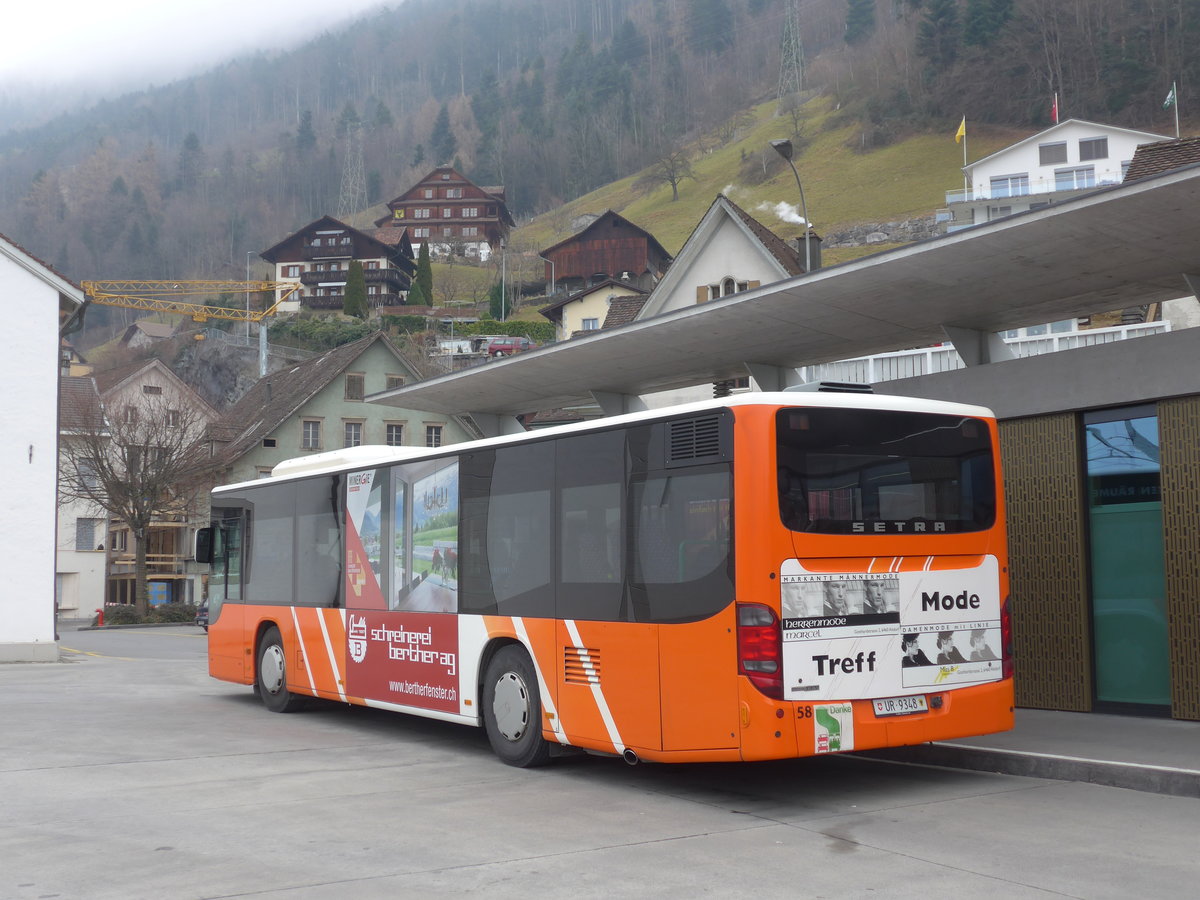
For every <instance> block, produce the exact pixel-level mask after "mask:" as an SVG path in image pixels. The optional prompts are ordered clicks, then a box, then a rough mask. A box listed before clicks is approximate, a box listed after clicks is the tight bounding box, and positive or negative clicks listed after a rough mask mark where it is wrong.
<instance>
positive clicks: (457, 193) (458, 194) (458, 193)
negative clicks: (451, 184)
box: [446, 188, 462, 200]
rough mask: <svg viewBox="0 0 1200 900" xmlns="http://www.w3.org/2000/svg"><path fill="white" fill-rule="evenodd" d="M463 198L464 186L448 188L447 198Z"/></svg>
mask: <svg viewBox="0 0 1200 900" xmlns="http://www.w3.org/2000/svg"><path fill="white" fill-rule="evenodd" d="M461 198H462V188H446V199H447V200H459V199H461Z"/></svg>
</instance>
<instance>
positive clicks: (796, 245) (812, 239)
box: [788, 229, 821, 272]
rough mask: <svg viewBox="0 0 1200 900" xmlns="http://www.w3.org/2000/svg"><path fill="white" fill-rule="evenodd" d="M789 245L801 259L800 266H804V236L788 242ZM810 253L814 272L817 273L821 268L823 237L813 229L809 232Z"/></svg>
mask: <svg viewBox="0 0 1200 900" xmlns="http://www.w3.org/2000/svg"><path fill="white" fill-rule="evenodd" d="M788 244H789V245H790V246H791V248H792V249H793V250H795V251H796V255H797V256H799V257H800V265H801V266H803V265H804V235H803V234H801V235H800V236H799V237H797V238H793V239H792V240H790V241H788ZM808 252H809V256H810V257H811V259H812V270H813V271H814V272H815V271H817V269H819V268H821V236H820V235H819V234H817V233H816V232H815V231H813V230H812V229H809V232H808Z"/></svg>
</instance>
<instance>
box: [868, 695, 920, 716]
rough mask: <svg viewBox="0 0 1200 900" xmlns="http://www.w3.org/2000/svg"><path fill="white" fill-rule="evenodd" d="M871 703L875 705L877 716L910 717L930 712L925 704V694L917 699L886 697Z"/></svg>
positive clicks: (916, 697)
mask: <svg viewBox="0 0 1200 900" xmlns="http://www.w3.org/2000/svg"><path fill="white" fill-rule="evenodd" d="M871 702H872V703H874V704H875V715H877V716H908V715H912V714H913V713H923V712H929V704H927V703H926V702H925V695H924V694H918V695H917V696H915V697H884V698H883V699H881V700H872V701H871Z"/></svg>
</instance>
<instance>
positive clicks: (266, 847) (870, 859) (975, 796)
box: [0, 626, 1200, 900]
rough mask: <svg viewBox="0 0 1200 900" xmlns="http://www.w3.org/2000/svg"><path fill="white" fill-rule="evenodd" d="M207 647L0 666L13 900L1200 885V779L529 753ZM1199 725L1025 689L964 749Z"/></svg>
mask: <svg viewBox="0 0 1200 900" xmlns="http://www.w3.org/2000/svg"><path fill="white" fill-rule="evenodd" d="M206 648H207V642H206V640H205V636H204V634H203V632H201V631H200V630H199V629H197V628H194V627H192V626H176V627H163V628H158V629H140V630H139V629H131V630H120V631H118V630H104V631H72V630H70V629H69V628H67V629H64V631H63V633H62V641H61V643H60V654H61V661H60V663H58V664H12V665H2V666H0V723H2V727H0V900H26V898H30V900H33V898H56V900H130V898H134V900H138V898H147V900H163V898H167V900H175V898H179V900H225V898H235V897H236V898H251V897H253V898H273V900H343V898H354V900H374V898H379V900H385V898H386V900H394V898H397V897H401V898H406V897H414V898H421V900H425V898H429V897H460V896H464V895H479V896H486V897H488V898H492V897H504V898H507V897H514V898H517V897H520V898H524V897H528V896H531V895H535V894H551V895H554V894H567V895H569V896H570V897H572V898H573V900H584V898H592V897H594V898H597V900H612V898H614V897H636V898H641V897H653V898H654V900H663V898H680V900H696V898H698V897H716V898H721V900H725V898H731V897H752V898H754V900H763V898H776V897H779V898H795V897H812V898H830V900H832V898H843V897H867V896H885V897H888V898H889V900H892V898H904V900H908V898H912V900H928V898H929V897H931V896H953V897H955V898H973V897H987V898H991V897H1003V898H1005V900H1014V898H1016V900H1019V898H1036V900H1051V898H1053V900H1062V898H1063V897H1074V898H1088V900H1108V898H1112V900H1125V898H1128V897H1130V896H1134V895H1138V896H1142V897H1154V898H1155V900H1159V898H1175V897H1179V898H1191V897H1193V896H1194V894H1195V891H1194V886H1195V884H1196V883H1197V882H1200V858H1198V857H1197V855H1196V853H1195V845H1196V823H1197V822H1200V800H1197V799H1194V798H1193V797H1187V796H1167V795H1165V794H1163V793H1158V792H1155V790H1138V791H1133V790H1119V789H1116V788H1113V787H1105V786H1102V785H1100V784H1096V783H1088V781H1089V780H1093V779H1087V780H1084V779H1079V780H1074V779H1071V778H1068V777H1063V776H1061V775H1060V776H1059V777H1057V778H1055V777H1025V776H1022V775H1019V774H1004V773H999V774H998V772H999V769H998V767H995V766H993V767H991V770H987V769H986V768H984V767H982V766H981V767H978V768H980V769H983V770H979V771H970V770H969V769H970V767H969V766H962V767H951V766H949V765H925V764H913V763H914V762H915V761H914V760H908V761H907V762H906V764H896V763H895V762H884V761H881V760H878V759H872V758H866V757H865V756H864V755H861V754H845V755H830V756H824V757H818V758H811V759H799V760H781V761H777V762H769V763H756V764H732V763H728V764H711V765H704V764H683V765H669V766H668V765H660V766H653V765H640V766H636V767H630V766H627V765H625V764H624V763H623V762H621V761H620V760H617V759H612V758H603V757H593V756H575V757H568V758H564V759H560V760H556V761H555V763H554V764H553V765H550V766H547V767H546V768H543V769H537V770H517V769H513V768H510V767H508V766H505V765H503V764H502V763H500V762H499V760H497V759H496V757H495V756H494V754H492V752H491V750H490V748H489V747H488V743H487V739H486V737H485V736H484V734H483V732H482V730H480V729H472V728H466V727H463V726H459V725H453V724H450V723H445V722H438V721H434V720H429V719H420V718H414V717H409V716H401V715H395V714H391V713H385V712H382V711H378V710H370V709H361V708H356V707H347V706H344V705H338V704H317V705H315V706H314V707H313V708H312V709H310V710H308V711H306V712H301V713H296V714H289V715H278V714H273V713H270V712H267V711H266V710H264V709H263V708H262V704H261V703H260V702H259V701H258V700H257V699H256V698H255V697H254V695H253V694H252V692H251V691H250V689H249V688H247V687H244V686H241V685H232V684H226V683H224V682H218V681H214V680H213V679H211V678H209V677H208V675H207V666H206ZM1030 712H1033V715H1029V713H1030ZM1106 725H1107V726H1108V727H1102V726H1106ZM1089 727H1090V728H1092V729H1093V730H1089ZM1198 729H1200V726H1197V725H1196V724H1194V723H1181V722H1169V721H1161V720H1141V719H1115V718H1113V717H1085V716H1072V715H1068V714H1053V713H1051V714H1041V713H1038V712H1037V711H1022V713H1021V714H1020V715H1019V716H1018V723H1017V728H1016V729H1015V730H1014V731H1013V732H1011V733H1009V734H1007V735H1002V736H993V737H991V738H980V739H975V741H974V742H972V744H970V745H966V742H956V743H955V746H954V747H946V748H944V749H947V750H953V749H955V747H962V746H969V749H970V750H971V752H974V753H976V754H979V753H982V752H984V751H989V752H1003V753H1005V754H1007V755H1008V756H1009V757H1018V758H1019V757H1020V755H1021V754H1028V755H1029V758H1032V759H1033V760H1034V764H1035V765H1036V766H1040V767H1045V766H1049V765H1050V760H1051V759H1052V758H1056V757H1058V758H1064V757H1065V758H1067V759H1069V760H1076V761H1093V762H1108V763H1111V764H1113V765H1114V766H1117V767H1120V768H1125V769H1132V768H1135V767H1137V766H1149V767H1152V768H1155V769H1172V768H1178V769H1182V768H1184V767H1182V766H1174V765H1172V763H1173V762H1178V761H1180V760H1182V761H1184V762H1186V761H1187V760H1188V758H1189V756H1188V750H1189V747H1192V746H1193V745H1194V742H1195V740H1196V738H1197V735H1198V734H1200V730H1198ZM937 747H938V745H935V746H926V747H919V748H910V749H909V750H908V751H907V752H910V753H920V752H925V753H930V752H932V751H933V750H935V749H937ZM976 758H978V756H977V757H976ZM1057 764H1061V762H1060V763H1057ZM1078 764H1079V763H1078V762H1072V763H1071V765H1078ZM1043 771H1048V770H1046V769H1044V768H1043ZM1159 789H1161V787H1160V788H1159ZM1156 790H1158V789H1156Z"/></svg>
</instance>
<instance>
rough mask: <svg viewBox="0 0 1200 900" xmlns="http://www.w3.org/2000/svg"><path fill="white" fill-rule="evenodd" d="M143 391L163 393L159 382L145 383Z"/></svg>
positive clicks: (144, 392)
mask: <svg viewBox="0 0 1200 900" xmlns="http://www.w3.org/2000/svg"><path fill="white" fill-rule="evenodd" d="M142 393H143V394H161V393H162V388H161V387H159V386H158V385H157V384H143V385H142Z"/></svg>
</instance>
